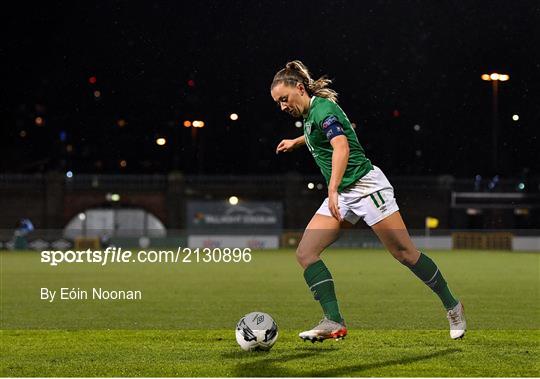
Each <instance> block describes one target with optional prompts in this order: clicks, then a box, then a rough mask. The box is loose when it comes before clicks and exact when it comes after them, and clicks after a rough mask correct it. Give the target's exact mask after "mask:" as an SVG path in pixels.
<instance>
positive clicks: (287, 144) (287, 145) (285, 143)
mask: <svg viewBox="0 0 540 379" xmlns="http://www.w3.org/2000/svg"><path fill="white" fill-rule="evenodd" d="M305 144H306V137H305V136H303V135H302V136H300V137H298V138H295V139H284V140H282V141H281V142H280V143H279V144H278V145H277V148H276V154H279V153H281V152H284V153H288V152H290V151H293V150H294V149H296V148H298V147H300V146H303V145H305Z"/></svg>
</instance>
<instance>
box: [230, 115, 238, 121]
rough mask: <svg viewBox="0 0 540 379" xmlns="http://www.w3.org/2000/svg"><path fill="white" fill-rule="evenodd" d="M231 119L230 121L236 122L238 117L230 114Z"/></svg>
mask: <svg viewBox="0 0 540 379" xmlns="http://www.w3.org/2000/svg"><path fill="white" fill-rule="evenodd" d="M229 117H230V118H231V120H233V121H236V120H238V115H237V114H236V113H231V115H230V116H229Z"/></svg>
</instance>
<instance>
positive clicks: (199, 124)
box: [192, 120, 204, 128]
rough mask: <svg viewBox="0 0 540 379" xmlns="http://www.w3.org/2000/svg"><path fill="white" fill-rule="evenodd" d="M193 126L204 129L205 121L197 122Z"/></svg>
mask: <svg viewBox="0 0 540 379" xmlns="http://www.w3.org/2000/svg"><path fill="white" fill-rule="evenodd" d="M192 125H193V127H194V128H204V121H198V120H195V121H193V124H192Z"/></svg>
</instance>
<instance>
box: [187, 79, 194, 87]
mask: <svg viewBox="0 0 540 379" xmlns="http://www.w3.org/2000/svg"><path fill="white" fill-rule="evenodd" d="M187 85H188V86H190V87H195V80H193V79H189V80H188V81H187Z"/></svg>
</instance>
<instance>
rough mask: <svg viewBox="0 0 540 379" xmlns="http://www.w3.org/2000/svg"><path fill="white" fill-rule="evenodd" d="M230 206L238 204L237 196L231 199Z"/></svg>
mask: <svg viewBox="0 0 540 379" xmlns="http://www.w3.org/2000/svg"><path fill="white" fill-rule="evenodd" d="M229 204H231V205H236V204H238V197H236V196H231V197H229Z"/></svg>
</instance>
